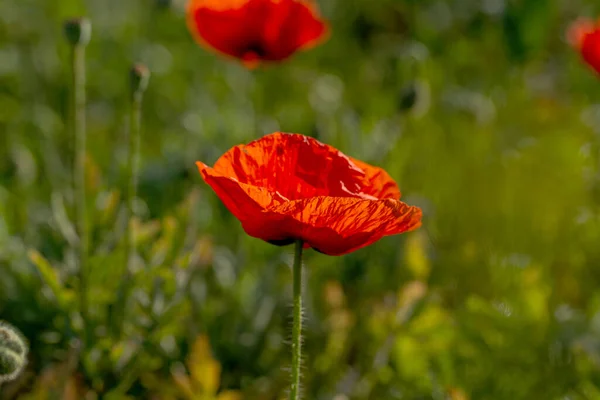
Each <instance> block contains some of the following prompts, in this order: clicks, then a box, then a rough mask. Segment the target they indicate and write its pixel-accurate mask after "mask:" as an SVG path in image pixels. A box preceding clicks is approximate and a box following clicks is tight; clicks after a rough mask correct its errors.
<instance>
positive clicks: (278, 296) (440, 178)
mask: <svg viewBox="0 0 600 400" xmlns="http://www.w3.org/2000/svg"><path fill="white" fill-rule="evenodd" d="M320 6H321V7H320V8H321V10H322V14H323V15H324V16H325V18H327V19H328V20H329V21H330V24H331V37H330V38H329V40H328V41H327V42H325V43H324V44H322V45H321V46H319V47H317V48H315V49H313V50H311V51H307V52H303V53H299V54H297V55H296V56H294V57H293V58H292V59H291V60H289V61H287V62H285V63H282V64H277V65H272V66H268V67H265V68H260V69H258V70H253V71H249V70H246V69H245V68H244V67H243V66H241V65H240V64H239V63H237V62H235V61H230V60H226V59H223V58H221V57H219V56H216V55H214V54H213V53H211V52H208V51H206V50H205V49H202V48H200V47H199V46H197V45H196V43H194V41H193V39H192V38H191V36H190V34H189V32H188V31H187V28H186V24H185V14H184V4H182V3H181V2H179V1H174V2H172V3H171V4H169V2H168V1H158V0H155V1H150V0H143V1H142V0H136V1H134V0H128V1H117V0H88V1H77V0H61V1H48V0H19V1H10V0H0V319H3V320H6V321H9V322H10V323H12V324H13V325H15V326H16V327H18V328H19V329H20V330H21V331H22V332H23V334H24V335H25V336H26V337H27V338H28V340H29V341H30V345H31V352H30V357H29V364H28V366H27V368H26V370H25V372H24V373H23V374H22V376H21V378H20V379H18V380H17V381H15V382H13V383H11V384H5V385H3V386H2V389H0V390H2V392H1V393H0V398H2V399H8V398H23V399H62V398H65V399H79V398H84V394H82V393H87V395H86V396H88V397H87V398H102V399H125V398H131V399H138V398H139V399H179V398H181V399H187V398H192V399H200V400H208V399H216V398H217V397H216V395H215V393H214V392H215V390H216V389H211V390H208V389H206V388H207V387H209V386H211V384H210V383H209V382H208V380H209V379H208V378H206V374H202V373H199V374H196V375H197V376H198V378H197V379H196V381H197V382H195V383H194V385H195V386H194V388H195V389H194V395H193V396H192V395H189V394H188V395H187V397H186V394H185V393H184V390H182V385H181V383H179V384H178V383H177V382H176V381H177V379H176V378H177V376H181V374H182V373H183V372H182V371H185V370H186V369H187V372H186V374H192V375H193V373H192V372H191V370H193V369H194V365H193V364H194V363H193V362H191V361H189V359H190V358H189V355H190V354H193V351H192V343H194V340H195V339H196V338H197V337H198V336H199V335H207V336H206V337H208V338H209V340H210V346H211V353H212V357H213V358H214V359H213V361H212V364H211V365H216V364H215V363H218V364H219V365H220V367H221V374H220V379H219V382H217V383H216V385H218V386H219V387H220V389H219V391H221V392H222V391H224V390H226V389H231V390H236V391H239V392H241V393H242V394H243V396H244V399H260V400H270V399H273V400H275V399H277V400H280V399H283V398H284V397H285V393H286V390H287V389H286V387H287V384H288V369H289V363H290V348H289V337H290V331H291V273H290V268H289V264H290V262H291V257H292V248H291V247H284V248H280V247H275V246H271V245H269V244H267V243H264V242H262V241H260V240H257V239H254V238H251V237H248V236H246V235H245V234H244V232H243V230H242V229H241V227H240V225H239V223H238V221H237V220H235V218H234V217H233V216H232V215H230V214H229V212H228V211H227V210H226V209H225V208H224V206H223V205H222V204H221V203H220V201H219V200H218V198H217V197H216V195H215V194H214V193H213V192H212V191H211V189H210V188H209V187H208V186H207V185H206V184H204V183H203V182H202V180H201V178H200V176H199V174H198V173H197V170H196V169H195V166H194V162H195V161H196V160H202V161H204V162H206V163H209V164H211V163H213V162H214V161H215V160H216V159H217V158H218V157H219V155H220V154H222V153H223V152H224V151H226V150H227V149H228V148H230V147H231V146H234V145H236V144H239V143H246V142H249V141H251V140H254V139H256V138H258V137H260V136H261V135H263V134H267V133H271V132H274V131H277V130H282V131H287V132H296V133H303V134H306V135H310V136H314V137H317V138H318V139H319V140H321V141H324V142H326V143H328V144H331V145H334V146H336V147H337V148H339V149H340V150H342V151H343V152H344V153H346V154H348V155H351V156H353V157H356V158H359V159H362V160H364V161H367V162H370V163H372V164H375V165H380V166H382V167H384V168H385V169H386V170H387V171H388V172H389V173H390V175H391V176H392V177H394V179H396V180H397V182H398V183H399V185H400V187H401V189H402V192H403V199H404V201H405V202H407V203H409V204H413V205H418V206H420V207H421V208H422V209H423V212H424V218H423V226H422V228H420V229H419V230H418V231H415V232H412V233H409V234H405V235H401V236H394V237H388V238H384V239H383V240H381V241H379V242H377V243H376V244H374V245H372V246H370V247H368V248H364V249H361V250H359V251H357V252H355V253H353V254H350V255H346V256H343V257H329V256H325V255H322V254H319V253H316V252H314V251H307V252H306V256H305V266H306V276H307V279H306V285H305V293H306V310H305V321H306V323H305V336H304V343H305V353H304V354H305V357H304V360H305V364H304V368H303V382H304V385H303V386H304V398H305V399H317V400H320V399H324V400H325V399H327V400H329V399H335V400H350V399H351V400H354V399H356V400H359V399H361V400H362V399H376V400H388V399H389V400H392V399H415V400H416V399H436V400H437V399H451V400H466V399H498V400H500V399H507V400H516V399H543V400H544V399H549V400H553V399H556V400H558V399H561V400H567V399H569V400H580V399H598V398H600V369H599V367H600V365H599V363H600V290H599V287H600V286H599V285H600V268H599V267H600V207H599V201H600V173H599V163H600V158H599V154H600V153H599V152H600V103H598V102H599V101H600V94H599V93H600V81H599V80H598V75H596V74H595V73H594V72H593V71H592V70H591V69H590V68H588V67H587V66H585V65H584V64H583V63H582V62H581V61H580V58H579V55H578V54H577V52H576V51H575V50H574V49H572V48H570V47H569V45H568V43H567V42H566V39H565V36H566V35H565V32H566V30H567V28H568V26H569V24H570V22H572V21H573V20H574V19H576V18H577V17H579V16H590V17H595V16H596V15H598V14H600V6H598V4H597V3H596V2H595V1H592V0H587V1H583V0H554V1H551V0H521V1H517V0H486V1H476V0H453V1H442V0H438V1H430V0H423V1H416V0H321V1H320ZM78 15H85V16H87V17H89V18H90V20H91V22H92V25H93V33H92V39H91V42H90V44H89V46H88V47H87V65H86V71H87V77H88V83H87V96H88V102H87V120H88V168H87V176H88V192H89V215H90V220H91V221H92V225H93V230H92V239H93V241H92V248H93V254H92V259H91V268H92V271H91V277H90V280H91V285H90V288H89V293H88V295H89V297H90V299H91V303H92V304H91V312H90V320H89V321H88V324H89V325H90V326H91V327H92V330H93V335H94V339H93V340H92V341H91V343H90V344H89V346H82V345H81V341H80V339H81V320H80V317H79V316H78V312H77V301H76V294H75V293H76V289H77V287H78V280H77V273H76V264H75V258H74V257H75V253H74V250H73V248H72V246H71V245H70V239H69V238H70V237H71V238H72V225H71V222H70V219H72V218H71V216H72V203H73V193H72V189H71V172H70V169H71V167H70V166H71V165H72V151H73V146H72V142H73V141H72V139H71V134H70V129H69V126H70V125H69V122H68V121H69V118H68V116H69V111H68V110H69V96H70V88H69V81H70V80H69V79H70V78H69V70H70V69H69V47H68V45H67V44H66V41H65V40H64V38H63V32H62V24H63V21H64V20H65V19H67V18H70V17H73V16H78ZM138 61H140V62H143V63H145V64H146V65H147V66H148V67H149V68H150V70H151V72H152V77H151V79H150V85H149V88H148V91H147V92H146V95H145V98H144V105H143V132H142V146H141V148H142V160H141V177H140V185H139V196H140V201H139V204H138V211H139V215H140V221H139V229H138V230H137V232H138V237H137V248H138V257H137V259H136V268H135V270H134V271H133V277H132V278H131V284H132V287H133V291H132V296H131V298H130V299H129V301H128V302H127V306H126V307H125V309H124V315H125V318H126V319H125V324H124V325H123V329H122V331H121V332H119V333H118V334H114V329H115V328H114V326H113V320H112V319H111V318H112V317H111V315H112V314H111V313H112V312H114V310H112V309H111V308H110V304H113V303H114V301H115V293H116V290H117V287H118V284H119V282H120V281H121V279H122V278H121V277H122V275H121V274H122V265H123V262H124V261H123V246H122V245H121V243H122V236H123V228H124V224H125V220H124V219H123V216H124V214H123V212H122V211H123V207H124V206H123V203H122V199H123V196H122V193H123V191H124V190H125V188H126V180H125V179H126V178H125V177H126V174H125V165H126V156H127V151H126V145H127V130H128V128H127V125H128V110H129V105H128V91H127V88H128V70H129V68H130V66H131V64H132V63H133V62H138ZM71 240H72V239H71ZM33 249H35V250H36V251H37V252H39V253H32V250H33ZM186 360H188V361H186ZM199 364H202V363H199ZM49 376H50V377H51V378H48V377H49ZM203 376H204V377H203ZM192 380H193V379H192ZM212 385H213V386H214V385H215V384H214V382H213V384H212ZM211 387H212V386H211ZM209 392H210V393H209ZM74 393H75V394H74ZM69 396H72V397H69ZM222 398H223V399H225V397H224V396H222Z"/></svg>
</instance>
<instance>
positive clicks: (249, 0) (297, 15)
mask: <svg viewBox="0 0 600 400" xmlns="http://www.w3.org/2000/svg"><path fill="white" fill-rule="evenodd" d="M187 24H188V28H189V30H190V32H191V33H192V35H193V36H194V38H195V39H196V40H197V41H198V42H199V43H200V44H201V45H203V46H205V47H208V48H211V49H214V50H216V51H217V52H219V53H222V54H225V55H228V56H231V57H235V58H238V59H240V60H242V61H243V62H244V63H245V64H247V65H249V66H254V65H256V64H257V63H259V62H260V61H280V60H284V59H286V58H288V57H289V56H291V55H292V54H293V53H294V52H296V51H297V50H300V49H306V48H309V47H311V46H314V45H315V44H317V43H318V42H319V41H320V40H323V39H324V38H325V36H326V34H327V31H328V28H327V24H326V23H325V22H324V21H323V20H321V19H320V17H319V15H318V12H317V9H316V7H315V6H313V4H312V3H311V2H308V1H306V0H225V1H218V0H190V2H189V3H188V9H187Z"/></svg>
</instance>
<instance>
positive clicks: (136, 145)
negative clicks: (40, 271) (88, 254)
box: [125, 64, 149, 271]
mask: <svg viewBox="0 0 600 400" xmlns="http://www.w3.org/2000/svg"><path fill="white" fill-rule="evenodd" d="M148 78H149V72H148V69H147V68H146V67H145V66H143V65H140V64H137V65H134V66H133V67H132V68H131V71H130V80H131V81H130V84H131V113H130V125H129V146H128V154H127V174H128V176H127V225H126V228H125V238H126V249H127V250H126V251H127V256H126V262H125V270H126V271H129V270H130V268H131V262H132V259H133V255H134V252H135V248H134V247H135V244H134V240H135V237H134V235H135V232H134V231H133V224H132V222H133V221H132V218H133V217H134V216H135V198H136V191H137V179H138V168H139V158H140V136H141V125H142V98H143V95H144V90H145V89H146V86H147V84H148Z"/></svg>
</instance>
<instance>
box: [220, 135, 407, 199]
mask: <svg viewBox="0 0 600 400" xmlns="http://www.w3.org/2000/svg"><path fill="white" fill-rule="evenodd" d="M356 162H357V160H352V159H350V158H349V157H348V156H346V155H344V154H343V153H342V152H340V151H339V150H337V149H336V148H334V147H332V146H329V145H326V144H324V143H321V142H319V141H317V140H316V139H313V138H310V137H308V136H303V135H298V134H292V133H282V132H276V133H272V134H270V135H266V136H263V137H262V138H260V139H258V140H255V141H253V142H251V143H249V144H247V145H239V146H235V147H234V148H232V149H231V150H229V151H227V152H226V153H225V154H224V155H223V156H221V158H219V160H217V162H216V163H215V166H214V168H215V170H216V171H218V172H219V173H221V174H223V175H226V176H232V177H235V178H236V179H237V180H239V181H240V182H243V183H247V184H250V185H253V186H260V187H264V188H266V189H267V190H270V191H278V192H279V193H281V194H282V195H283V196H285V197H286V198H288V199H290V200H297V199H301V198H305V197H313V196H339V197H363V198H375V197H377V196H374V195H373V193H375V194H377V193H380V192H381V193H383V194H385V195H389V196H392V195H393V194H394V188H393V187H395V188H396V189H397V188H398V187H397V186H396V184H395V183H390V181H391V178H390V177H389V175H387V174H386V173H385V172H383V171H382V170H381V169H379V168H376V167H371V166H369V165H368V164H365V163H360V166H362V167H363V168H365V170H363V169H361V168H360V167H359V166H358V165H357V164H356ZM365 171H368V174H367V173H366V172H365ZM392 182H393V181H392ZM377 185H383V186H382V187H379V186H377ZM399 193H400V192H399V191H398V196H399Z"/></svg>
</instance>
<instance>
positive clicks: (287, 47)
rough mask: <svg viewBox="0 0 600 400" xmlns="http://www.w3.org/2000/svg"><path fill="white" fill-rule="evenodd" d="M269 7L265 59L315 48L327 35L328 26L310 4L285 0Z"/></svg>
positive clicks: (278, 58) (280, 58)
mask: <svg viewBox="0 0 600 400" xmlns="http://www.w3.org/2000/svg"><path fill="white" fill-rule="evenodd" d="M276 4H277V5H276V6H274V7H271V8H270V13H269V23H268V24H265V30H264V32H263V40H264V43H265V48H266V49H267V51H266V52H265V59H266V60H271V61H277V60H283V59H286V58H288V57H289V56H291V55H292V54H293V53H294V52H295V51H297V50H299V49H308V48H311V47H314V46H315V45H317V44H318V43H319V42H321V41H322V40H324V39H325V38H326V37H327V34H328V26H327V24H326V23H325V22H324V21H322V20H321V19H320V18H319V17H318V14H317V11H316V8H315V7H314V6H313V4H312V3H309V2H306V1H295V0H284V1H279V2H278V3H276Z"/></svg>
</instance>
